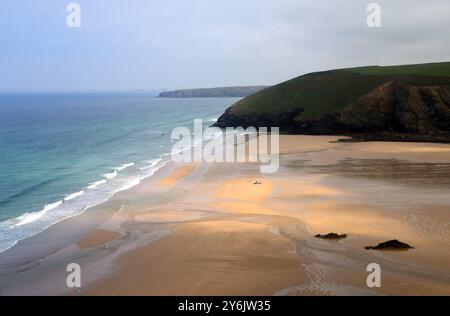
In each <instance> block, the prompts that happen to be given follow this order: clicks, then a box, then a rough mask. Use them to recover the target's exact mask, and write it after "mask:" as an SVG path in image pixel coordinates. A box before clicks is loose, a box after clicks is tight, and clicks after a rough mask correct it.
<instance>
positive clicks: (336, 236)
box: [314, 233, 347, 240]
mask: <svg viewBox="0 0 450 316" xmlns="http://www.w3.org/2000/svg"><path fill="white" fill-rule="evenodd" d="M314 237H315V238H320V239H328V240H339V239H344V238H347V235H346V234H343V235H339V234H336V233H329V234H326V235H320V234H318V235H316V236H314Z"/></svg>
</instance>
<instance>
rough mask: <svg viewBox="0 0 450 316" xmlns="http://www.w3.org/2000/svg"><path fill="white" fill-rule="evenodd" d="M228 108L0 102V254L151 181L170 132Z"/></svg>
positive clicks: (120, 97)
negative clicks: (19, 242) (130, 188)
mask: <svg viewBox="0 0 450 316" xmlns="http://www.w3.org/2000/svg"><path fill="white" fill-rule="evenodd" d="M236 101H237V99H234V98H211V99H156V98H153V96H152V95H150V94H146V93H124V94H24V95H16V94H9V95H0V252H2V251H5V250H7V249H9V248H10V247H12V246H14V244H15V243H17V241H19V240H21V239H24V238H27V237H29V236H32V235H35V234H37V233H39V232H41V231H43V230H44V229H46V228H48V227H50V226H51V225H53V224H55V223H57V222H59V221H61V220H63V219H65V218H68V217H72V216H76V215H78V214H81V213H82V212H84V211H85V210H86V209H88V208H89V207H91V206H94V205H97V204H99V203H102V202H104V201H105V200H107V199H108V198H110V197H111V196H112V195H113V194H114V193H116V192H118V191H121V190H124V189H127V188H129V187H131V186H134V185H136V184H137V183H139V181H140V180H142V179H143V178H146V177H149V176H151V175H153V173H154V172H155V171H156V170H157V169H159V168H160V167H161V166H163V165H164V163H165V162H166V161H168V160H169V159H170V155H169V153H170V150H171V147H172V142H171V141H170V132H171V131H172V129H173V128H174V127H176V126H187V127H189V128H191V126H192V125H193V119H194V118H199V119H203V120H204V122H205V123H206V124H211V123H212V122H213V121H214V120H215V119H217V118H218V117H219V116H220V114H222V113H223V111H224V110H225V109H226V108H227V107H228V106H229V105H231V104H232V103H234V102H236Z"/></svg>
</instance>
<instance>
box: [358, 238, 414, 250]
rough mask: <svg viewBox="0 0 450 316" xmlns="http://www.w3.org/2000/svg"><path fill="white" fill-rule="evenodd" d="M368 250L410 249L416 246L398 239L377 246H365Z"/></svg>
mask: <svg viewBox="0 0 450 316" xmlns="http://www.w3.org/2000/svg"><path fill="white" fill-rule="evenodd" d="M364 249H366V250H408V249H414V247H411V246H410V245H408V244H406V243H403V242H401V241H398V240H397V239H394V240H389V241H386V242H382V243H380V244H378V245H376V246H367V247H364Z"/></svg>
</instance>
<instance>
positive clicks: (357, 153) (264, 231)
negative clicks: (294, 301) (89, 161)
mask: <svg viewBox="0 0 450 316" xmlns="http://www.w3.org/2000/svg"><path fill="white" fill-rule="evenodd" d="M281 138H282V145H281V154H282V159H281V160H282V163H281V170H280V172H279V173H278V174H275V175H267V176H266V175H264V176H261V175H259V172H258V171H259V168H258V165H257V164H254V163H244V164H233V163H224V164H207V163H200V164H197V165H195V166H192V165H189V164H185V165H184V166H180V165H178V164H168V165H167V166H165V167H163V168H161V169H160V170H158V171H157V172H156V173H155V174H154V175H153V176H152V177H150V178H147V179H145V180H143V181H142V182H141V183H140V184H138V185H137V186H135V187H133V188H131V189H128V190H126V191H123V192H119V193H117V194H116V195H115V196H114V197H113V198H111V199H110V200H109V201H107V202H105V203H104V204H102V205H99V206H96V207H94V208H93V209H90V210H88V211H87V212H85V213H84V214H82V215H80V216H78V217H77V218H73V219H69V220H66V221H64V222H62V223H59V224H56V225H54V226H53V227H51V228H49V229H48V230H46V231H45V232H43V233H41V234H39V235H37V236H34V237H31V238H29V240H26V241H25V242H23V243H20V245H18V246H16V247H18V248H17V249H15V250H13V249H14V248H16V247H14V248H13V249H11V250H12V251H11V252H10V253H9V254H8V255H7V256H2V254H0V267H1V269H2V270H0V271H2V272H5V271H7V270H8V267H9V268H11V266H12V265H17V266H19V268H18V269H19V273H17V275H15V276H13V277H9V278H8V277H7V278H5V277H4V276H3V275H2V277H0V293H1V294H5V295H9V294H14V293H16V294H17V293H19V294H33V293H36V292H37V291H38V290H39V292H40V293H45V294H46V295H50V294H71V293H72V291H68V289H67V288H66V287H65V284H64V280H65V276H66V274H65V272H64V268H61V265H63V264H67V262H68V261H70V262H80V265H81V266H82V267H83V271H85V272H83V273H85V275H84V280H85V281H84V282H86V283H83V288H82V294H86V295H99V294H102V295H103V294H106V295H112V294H121V295H132V294H143V295H145V294H157V295H159V294H162V295H174V294H179V295H183V294H184V295H187V294H189V295H207V294H217V295H222V294H223V295H252V294H253V295H274V294H279V295H319V294H320V295H323V294H325V295H349V294H351V295H379V294H406V295H418V294H421V293H423V294H425V295H427V294H432V293H435V294H436V293H437V294H439V293H441V294H450V286H449V284H450V271H449V270H448V266H449V263H450V254H449V252H448V251H443V249H441V247H442V246H445V245H448V234H447V233H448V232H449V230H448V229H449V227H446V226H445V225H439V222H444V223H445V221H447V222H448V221H449V219H450V218H449V216H450V215H448V210H450V208H449V205H450V201H448V200H447V199H445V196H443V193H442V192H441V190H442V188H441V189H439V188H435V187H433V188H430V189H426V190H428V191H429V192H428V191H427V192H426V193H427V194H428V195H427V196H428V197H429V198H430V199H431V202H432V203H431V202H430V203H429V205H426V204H424V205H423V209H420V207H416V208H412V207H411V209H404V208H403V207H401V205H397V204H396V202H395V201H394V200H392V197H391V196H390V195H389V192H384V191H382V193H383V194H387V196H386V197H385V198H388V200H389V199H391V200H390V201H389V203H385V201H379V200H378V199H377V198H376V197H373V196H371V195H370V194H369V195H367V194H368V193H367V192H369V193H370V192H372V190H373V188H375V187H377V186H378V185H380V184H383V185H384V186H386V187H387V188H386V190H387V191H389V190H391V191H392V190H393V191H395V193H396V194H398V196H399V198H398V199H399V200H401V198H402V197H403V195H405V196H407V195H410V194H413V193H414V192H416V191H417V192H416V193H417V194H420V193H419V192H421V191H423V190H424V189H423V188H417V189H414V188H413V187H411V186H409V185H408V184H407V183H403V182H401V183H400V184H398V183H397V182H393V179H389V178H386V177H387V175H385V174H383V172H381V171H380V170H378V169H376V170H372V169H373V168H375V167H373V166H370V168H372V169H370V168H369V169H370V170H369V171H370V172H372V173H373V174H374V175H375V180H373V179H370V177H369V176H364V175H360V176H359V177H358V174H356V175H354V176H356V178H352V177H353V176H351V177H350V178H349V175H343V174H341V170H340V169H339V168H338V165H339V162H340V161H345V157H346V155H347V154H348V153H350V152H351V153H352V155H353V156H352V157H353V158H355V159H363V160H364V159H375V160H379V161H381V160H383V159H397V160H398V161H400V162H401V164H402V166H403V165H405V166H406V167H405V166H404V168H408V165H407V163H406V162H405V161H409V162H410V163H419V162H424V163H429V164H450V147H448V146H446V145H432V144H408V143H403V144H402V143H398V144H396V143H394V144H391V145H390V146H387V149H386V148H385V149H384V151H383V150H381V149H380V146H379V145H378V144H377V143H376V142H375V143H333V141H336V140H337V138H338V137H334V136H288V135H283V136H281ZM299 140H300V141H299ZM323 168H326V169H325V170H326V174H325V175H324V174H321V172H322V173H323V171H321V170H322V169H323ZM359 168H361V167H359ZM377 168H378V167H377ZM379 168H385V166H381V167H379ZM346 170H347V169H346ZM350 170H351V168H350ZM445 170H447V169H445ZM318 171H321V172H318ZM375 173H376V174H375ZM417 176H420V174H418V175H417ZM367 178H369V180H367ZM372 178H373V175H372ZM252 180H253V181H252ZM254 180H262V185H260V186H259V185H254V184H253V182H254ZM400 180H401V179H400ZM407 180H408V177H406V178H405V182H407ZM374 181H378V182H374ZM396 181H397V180H396ZM439 181H440V180H439ZM161 183H162V184H163V185H161ZM438 184H439V183H438ZM444 189H445V188H444ZM444 191H445V190H444ZM422 194H423V193H422ZM366 195H367V196H366ZM440 199H442V201H441V200H440ZM447 202H448V204H447ZM419 206H420V205H419ZM425 216H426V219H427V221H428V222H429V221H433V223H434V224H433V225H432V226H429V227H428V226H427V225H428V224H427V223H428V222H427V221H425V218H422V217H425ZM409 217H411V219H410V218H409ZM412 219H415V221H412ZM355 220H356V222H355ZM386 225H388V226H387V227H391V229H386ZM436 225H437V226H436ZM430 227H431V228H430ZM331 231H337V232H339V233H347V234H349V238H348V239H344V240H342V241H339V242H328V241H322V240H317V239H315V238H313V237H312V236H313V235H314V234H315V233H328V232H331ZM422 231H423V232H422ZM446 234H447V235H446ZM56 236H60V237H62V236H64V238H63V240H59V241H58V243H56V244H55V243H54V242H51V240H52V239H54V238H55V237H56ZM200 236H201V238H200V239H201V240H204V241H202V242H200V241H198V239H199V237H200ZM391 237H392V238H394V237H395V238H399V239H400V240H402V241H406V242H411V243H412V244H413V245H415V246H416V249H415V250H414V251H408V252H405V253H384V252H383V253H380V252H373V251H365V250H363V247H364V246H365V245H367V244H372V243H375V242H376V241H379V242H381V241H385V240H383V239H386V240H387V238H391ZM434 239H436V240H434ZM80 241H85V243H84V246H85V247H79V243H80ZM433 241H434V244H433ZM82 244H83V243H82ZM36 245H43V246H44V247H43V248H42V249H39V250H37V249H35V250H34V251H31V250H30V249H32V248H36V247H35V246H36ZM439 245H441V246H439ZM44 248H45V249H44ZM167 249H170V250H167ZM188 249H189V250H190V251H187V250H188ZM7 257H8V258H7ZM5 259H7V260H5ZM41 260H42V261H41ZM71 260H72V261H71ZM77 260H78V261H77ZM373 260H377V262H379V263H380V264H382V266H383V267H384V266H385V267H386V268H384V269H383V270H385V271H386V276H384V278H383V281H384V286H383V288H382V289H380V290H372V289H368V288H367V287H366V286H365V279H366V276H367V273H366V271H365V265H366V264H367V262H373ZM144 263H145V264H144ZM206 263H207V264H206ZM147 267H152V269H151V271H149V270H148V269H147ZM58 269H59V270H58ZM130 269H131V271H134V273H136V275H141V277H140V278H138V279H136V278H135V279H133V278H132V277H130V275H128V273H131V272H130V271H129V270H130ZM15 270H16V271H17V268H16V269H15ZM55 271H57V272H55ZM127 271H128V272H127ZM240 271H246V273H244V274H240V273H241V272H240ZM247 274H248V278H246V277H245V275H247ZM234 275H236V276H239V277H236V278H233V277H232V276H234ZM213 280H214V281H213ZM400 280H401V281H402V284H403V285H402V286H399V285H398V283H399V281H400ZM11 281H14V283H15V284H16V286H15V287H7V286H6V287H5V286H4V285H5V284H11ZM138 281H139V282H138ZM211 282H212V283H211ZM137 283H142V284H140V285H139V284H137ZM114 284H116V285H115V286H114ZM119 285H120V287H118V286H119ZM418 286H420V287H421V289H420V288H419V289H417V287H418ZM72 294H76V293H72Z"/></svg>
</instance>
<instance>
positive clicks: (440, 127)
mask: <svg viewBox="0 0 450 316" xmlns="http://www.w3.org/2000/svg"><path fill="white" fill-rule="evenodd" d="M215 126H218V127H236V126H242V127H248V126H255V127H261V126H268V127H270V126H275V127H280V130H281V131H282V132H285V133H295V134H317V135H324V134H326V135H349V136H355V138H356V139H357V140H374V139H375V140H401V141H438V142H450V63H437V64H422V65H410V66H397V67H364V68H352V69H342V70H333V71H326V72H320V73H313V74H307V75H304V76H301V77H298V78H295V79H292V80H290V81H287V82H285V83H282V84H279V85H277V86H274V87H270V88H268V89H265V90H263V91H261V92H259V93H256V94H254V95H252V96H250V97H247V98H245V99H243V100H241V101H239V102H237V103H236V104H234V105H233V106H232V107H230V108H229V109H227V110H226V112H225V113H224V114H223V115H222V116H221V117H220V118H219V120H218V121H217V123H216V124H215Z"/></svg>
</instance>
